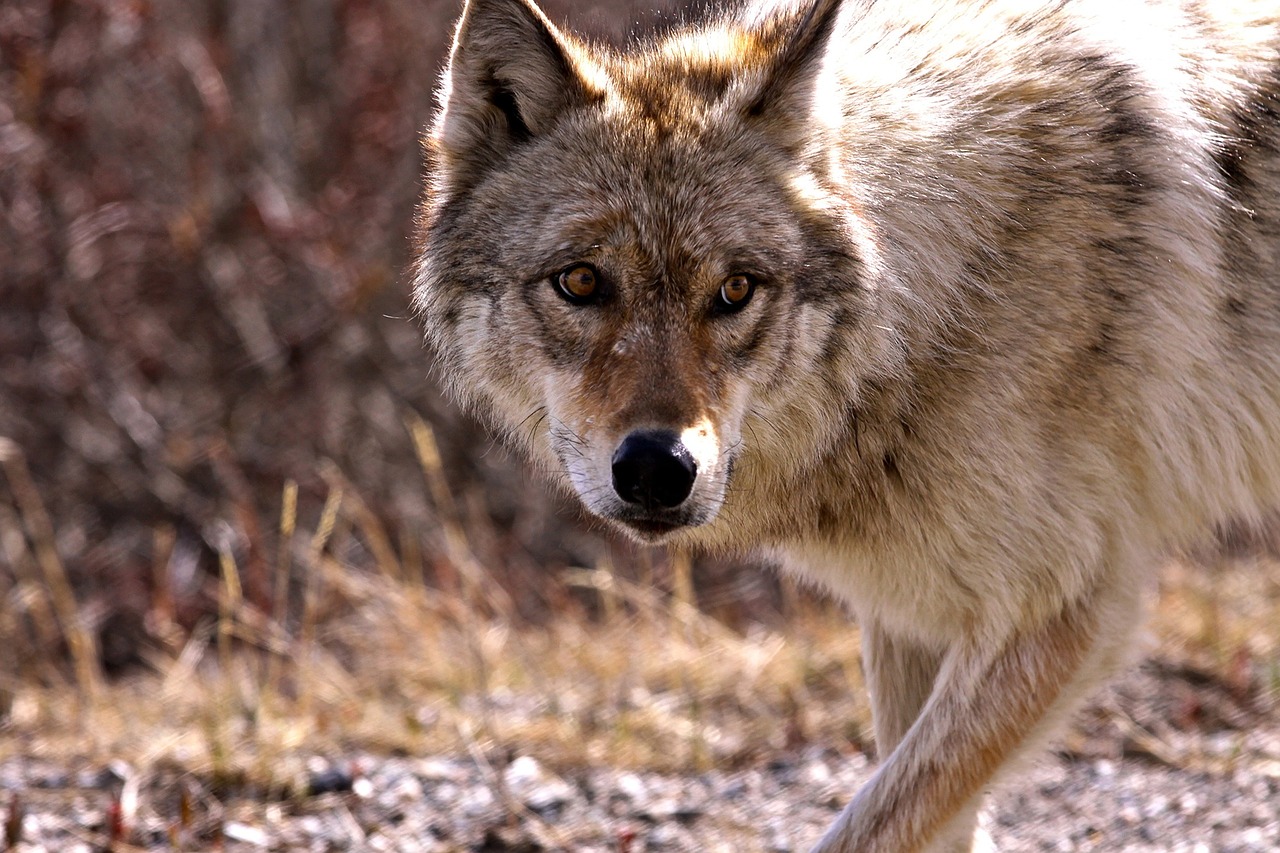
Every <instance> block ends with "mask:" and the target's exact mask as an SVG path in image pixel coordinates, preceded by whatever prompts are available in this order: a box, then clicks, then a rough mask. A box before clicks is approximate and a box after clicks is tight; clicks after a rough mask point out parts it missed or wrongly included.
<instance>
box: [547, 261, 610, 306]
mask: <svg viewBox="0 0 1280 853" xmlns="http://www.w3.org/2000/svg"><path fill="white" fill-rule="evenodd" d="M555 284H556V291H557V292H558V293H559V294H560V295H561V296H563V297H564V298H565V299H567V300H568V301H570V302H572V303H573V304H574V305H585V304H586V303H588V302H590V301H592V300H593V299H595V298H596V297H597V296H598V295H599V291H600V276H599V275H598V274H597V273H596V271H595V270H594V269H592V268H591V267H590V266H588V265H586V264H577V265H576V266H572V267H569V268H568V269H567V270H564V271H563V272H561V273H559V274H558V275H556V277H555Z"/></svg>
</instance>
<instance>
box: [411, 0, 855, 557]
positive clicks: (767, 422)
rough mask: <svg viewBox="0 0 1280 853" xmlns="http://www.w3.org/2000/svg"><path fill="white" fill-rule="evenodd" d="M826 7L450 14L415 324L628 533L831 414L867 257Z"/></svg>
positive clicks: (700, 512) (697, 515) (461, 381)
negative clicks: (615, 40) (694, 22)
mask: <svg viewBox="0 0 1280 853" xmlns="http://www.w3.org/2000/svg"><path fill="white" fill-rule="evenodd" d="M840 5H841V4H840V3H839V2H838V0H816V2H813V0H808V2H805V3H804V4H803V5H802V6H798V7H795V8H785V9H780V10H776V11H774V12H770V13H762V14H760V15H758V16H757V18H756V19H749V20H746V21H737V22H734V23H726V24H721V25H717V26H713V27H708V28H705V29H701V30H698V31H696V32H689V33H684V34H678V35H676V36H674V37H671V38H668V39H666V40H665V41H662V42H660V43H659V44H657V45H655V46H653V47H651V48H648V49H645V50H641V51H635V52H631V53H617V52H613V51H610V50H605V49H599V48H593V47H589V46H588V45H586V44H585V43H583V42H580V41H579V40H577V39H574V38H572V37H570V36H568V35H566V34H564V33H562V32H560V31H559V30H558V29H557V28H556V27H555V26H554V25H553V24H552V23H551V22H550V21H548V20H547V18H546V17H545V16H544V15H543V14H542V12H540V11H539V10H538V8H537V7H536V6H534V5H533V3H532V2H531V0H468V2H467V4H466V8H465V10H464V12H463V15H462V19H461V21H460V23H459V25H458V30H457V35H456V38H455V40H454V44H453V50H452V54H451V57H450V64H449V68H448V71H447V73H446V75H445V77H444V82H443V87H442V107H441V110H440V113H439V115H438V117H437V118H436V120H435V122H434V124H433V125H432V127H431V129H430V132H429V135H428V137H427V139H426V153H427V163H428V172H429V182H428V183H429V186H428V189H427V192H426V197H425V200H424V203H423V205H422V209H421V218H420V229H421V230H420V246H419V252H420V256H419V262H418V266H417V268H416V271H415V273H416V275H415V300H416V304H417V307H418V309H419V310H420V312H421V313H422V315H423V318H424V321H425V324H426V329H427V336H428V339H429V341H430V342H431V343H432V344H433V346H434V348H435V349H436V351H437V353H438V355H439V358H440V362H441V370H442V373H443V375H444V377H445V379H446V381H447V383H448V384H449V386H450V387H451V388H452V390H453V391H454V393H455V394H456V395H457V396H458V397H459V398H460V399H462V400H464V401H466V402H468V403H470V404H471V405H472V406H474V407H475V408H476V409H477V410H478V411H480V412H481V413H482V414H484V415H485V416H486V417H488V418H489V419H490V420H491V421H492V422H493V423H495V424H496V425H497V426H498V428H499V429H500V430H502V431H503V432H504V433H505V434H506V436H507V437H508V438H509V439H511V440H513V441H514V442H515V443H516V444H518V445H520V446H521V447H523V448H526V449H527V450H528V451H529V452H530V453H531V454H532V455H533V456H534V458H535V460H537V461H538V462H540V463H541V464H542V465H543V466H544V467H545V468H546V469H547V470H548V471H550V472H552V474H553V476H555V477H556V478H557V479H560V480H561V482H566V481H567V483H568V484H569V485H570V486H571V487H572V489H573V491H574V492H576V494H577V495H578V496H579V498H581V500H582V502H583V504H585V506H586V507H587V509H588V510H589V511H590V512H592V513H593V514H594V515H597V516H599V517H601V518H604V519H608V520H611V521H613V522H616V523H619V524H620V525H621V526H623V527H624V528H625V529H627V530H629V531H630V532H631V533H633V534H635V535H637V536H639V537H640V538H642V539H645V540H648V541H655V540H658V539H662V538H664V537H666V536H668V535H669V534H672V533H673V532H676V531H680V530H689V529H691V528H695V527H698V526H700V525H707V524H709V523H711V522H712V521H713V520H715V519H717V516H718V515H719V516H722V517H723V515H724V513H722V508H723V507H724V506H725V504H726V500H727V499H728V500H729V501H730V502H731V501H732V497H733V493H734V491H736V485H735V484H736V483H738V482H741V483H743V484H748V483H749V484H751V487H753V488H754V487H756V486H758V485H760V484H761V483H763V482H765V481H772V482H775V483H776V482H780V481H781V480H782V479H783V476H782V472H784V471H785V472H789V473H791V474H792V475H794V474H795V473H796V471H797V470H798V469H799V468H801V467H803V465H804V464H813V462H812V452H811V447H812V445H813V444H814V442H817V441H820V440H821V438H822V436H821V434H822V433H824V432H827V431H829V430H830V429H831V428H832V427H831V424H833V423H838V422H843V421H846V420H847V418H838V417H831V410H832V409H836V410H838V409H839V407H840V406H841V405H845V403H844V402H842V401H847V400H848V399H850V396H851V391H850V390H849V388H848V387H847V386H848V385H849V384H850V383H852V382H854V381H855V380H853V379H852V378H850V377H852V376H854V375H856V373H857V371H856V370H850V369H848V365H847V364H845V363H844V362H846V361H847V360H848V359H849V358H850V357H851V353H856V351H857V350H858V349H859V346H860V341H859V335H860V334H861V333H860V332H859V329H861V328H862V327H864V326H865V325H867V323H866V322H865V320H866V317H865V314H866V310H867V305H868V301H869V300H868V288H867V286H866V279H867V270H868V268H869V266H870V265H872V264H873V263H874V261H873V260H872V259H870V258H869V257H868V253H869V246H870V241H869V239H868V238H867V235H866V233H865V232H866V226H865V225H864V223H863V222H862V221H861V216H860V214H859V209H858V201H857V200H856V198H855V197H854V194H853V193H851V192H850V191H849V189H848V187H847V186H845V184H844V182H843V179H842V176H841V174H840V165H839V161H838V159H837V158H836V156H835V149H836V146H835V145H834V143H833V139H832V138H833V136H834V132H835V129H836V128H837V126H838V125H839V122H840V100H839V99H838V98H835V97H834V96H832V97H828V96H827V95H826V94H825V93H827V92H834V89H835V84H834V81H833V80H832V79H831V78H832V77H833V71H832V69H831V68H830V65H831V64H830V63H828V62H827V57H828V53H829V51H828V49H827V45H828V40H829V36H830V34H831V32H832V31H833V28H834V27H835V26H836V19H837V17H838V12H839V7H840ZM746 469H749V470H746ZM731 485H733V486H734V488H733V489H731Z"/></svg>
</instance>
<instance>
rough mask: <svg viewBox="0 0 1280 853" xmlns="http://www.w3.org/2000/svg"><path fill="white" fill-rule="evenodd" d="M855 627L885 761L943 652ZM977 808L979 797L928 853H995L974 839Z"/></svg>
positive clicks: (929, 687)
mask: <svg viewBox="0 0 1280 853" xmlns="http://www.w3.org/2000/svg"><path fill="white" fill-rule="evenodd" d="M859 624H860V627H861V629H862V666H863V670H864V671H865V674H866V679H867V689H868V690H869V691H870V693H871V713H872V718H873V723H874V724H875V730H876V751H877V752H878V753H879V754H880V757H881V759H882V760H883V759H884V757H885V756H887V755H889V754H890V753H891V752H892V751H893V750H894V749H895V748H896V747H897V746H898V744H899V743H900V742H901V741H902V739H903V737H905V736H906V734H907V731H908V730H909V729H910V728H911V725H912V724H913V723H914V722H915V721H916V718H917V717H919V716H920V710H921V709H922V708H923V707H924V704H925V702H926V701H927V700H928V698H929V695H930V694H931V693H932V692H933V688H934V684H935V683H936V682H937V680H938V672H939V670H940V669H941V668H942V660H943V653H942V652H940V651H935V650H933V649H930V648H927V647H925V646H923V645H921V644H919V643H916V642H914V641H912V640H910V639H908V638H906V637H902V636H895V635H894V634H893V633H891V632H890V631H888V630H886V628H885V627H884V625H883V624H881V623H880V622H879V621H877V620H874V619H863V620H861V621H860V623H859ZM981 808H982V794H981V793H978V794H977V795H976V796H974V797H973V799H972V800H971V801H970V802H969V804H968V805H966V806H964V807H963V808H962V809H961V810H960V812H959V813H958V814H957V815H956V816H955V817H953V818H952V819H951V821H950V823H949V824H948V825H947V827H946V828H945V829H944V830H943V831H942V832H941V833H939V835H938V837H937V838H936V839H935V840H934V841H932V842H931V843H930V844H929V847H928V849H929V851H930V853H987V851H991V850H992V849H994V848H993V847H992V845H991V839H990V838H989V837H988V836H987V835H986V833H981V834H978V830H977V820H978V811H979V810H980V809H981ZM976 834H977V836H978V837H976V838H975V835H976Z"/></svg>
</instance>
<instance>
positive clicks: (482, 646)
mask: <svg viewBox="0 0 1280 853" xmlns="http://www.w3.org/2000/svg"><path fill="white" fill-rule="evenodd" d="M409 428H410V431H411V433H412V434H413V436H414V439H415V441H416V444H417V447H418V450H419V457H420V459H421V461H422V463H423V470H424V473H425V475H426V480H427V484H428V487H429V488H430V490H431V491H432V492H433V494H434V495H435V501H436V505H437V507H438V508H439V511H440V515H441V520H442V525H443V528H444V531H445V535H444V541H443V543H442V551H443V554H444V556H443V557H442V558H441V559H444V560H446V561H447V565H448V567H449V568H450V569H451V573H450V572H446V573H445V576H446V577H450V576H451V577H452V578H454V582H453V583H452V584H450V585H448V588H444V589H441V588H434V587H430V588H429V587H427V586H425V585H424V584H423V583H422V582H421V581H420V578H421V572H420V569H417V567H415V566H413V565H410V564H408V561H406V560H405V559H403V558H402V557H400V556H398V555H397V553H398V552H397V549H396V548H393V547H392V546H391V544H390V543H391V542H392V541H393V537H392V536H391V535H390V534H389V533H388V532H387V531H385V530H383V529H382V528H381V526H380V525H379V522H378V520H377V519H376V518H374V517H373V516H372V515H371V514H370V513H369V512H368V510H367V509H366V508H365V507H364V506H363V505H362V504H361V502H360V500H359V499H358V497H357V496H356V495H355V494H354V492H352V491H351V490H350V489H348V488H347V487H346V485H345V481H344V479H343V477H342V476H341V474H340V472H337V471H336V470H330V471H327V472H326V473H325V476H326V479H327V480H328V481H329V483H330V492H329V498H328V501H327V502H326V505H325V507H324V510H323V512H322V513H321V514H320V516H319V518H318V519H316V520H315V522H314V524H312V525H311V526H309V527H307V528H305V529H304V527H303V526H301V525H300V524H299V520H298V519H297V517H296V493H295V491H294V490H293V488H292V487H291V486H290V487H287V488H286V489H285V491H284V493H283V495H282V496H281V500H280V508H281V511H280V517H279V519H278V529H279V534H280V541H281V548H280V551H279V554H278V555H277V556H276V558H275V561H274V563H273V567H272V568H273V575H274V577H275V578H276V589H275V590H274V594H273V596H272V600H271V602H270V604H269V606H268V607H267V608H265V609H263V608H262V607H260V606H255V604H254V603H252V602H251V601H249V600H248V598H247V597H246V596H245V595H244V594H243V591H242V588H241V587H242V585H241V580H240V570H239V568H238V566H237V565H236V561H235V559H234V558H233V556H232V555H231V553H229V552H228V553H224V554H223V555H222V577H221V578H220V579H219V581H218V585H217V599H218V603H219V607H218V615H217V618H216V619H215V618H210V619H208V620H206V621H205V622H202V623H200V624H199V625H198V626H197V628H196V629H195V630H194V631H191V632H184V631H183V630H181V629H180V628H178V626H177V625H176V624H174V623H173V622H172V621H171V614H169V613H167V612H166V605H165V601H164V596H163V595H157V601H156V605H155V608H154V610H153V612H152V613H151V615H150V617H151V620H152V633H153V635H154V636H155V637H157V638H161V639H160V641H159V642H158V643H157V647H156V649H155V651H154V654H153V656H152V659H151V661H150V666H149V671H147V672H143V673H137V674H134V675H132V676H130V677H128V678H124V679H122V680H117V681H114V682H108V681H105V680H104V679H103V678H102V677H101V675H100V674H99V673H98V672H97V671H96V666H95V664H94V663H93V660H92V659H91V658H88V657H86V649H85V642H86V640H85V639H84V637H85V635H87V633H88V632H86V631H84V630H83V624H84V621H85V618H86V617H85V614H84V613H83V612H80V611H81V610H82V608H78V607H77V605H76V602H75V601H74V600H72V598H71V593H70V590H69V588H68V587H67V586H66V584H65V578H63V577H62V576H63V572H62V569H61V566H60V565H59V563H58V559H57V555H56V553H54V552H53V550H52V549H51V548H50V547H49V541H48V539H47V538H46V537H48V536H49V535H50V532H49V528H50V527H51V525H52V522H49V521H48V520H47V519H43V510H42V509H41V507H40V505H39V496H38V495H36V494H34V492H33V491H32V490H31V487H30V483H29V481H25V480H24V471H23V469H22V467H21V465H22V462H21V458H20V456H19V455H18V454H17V451H16V450H14V449H13V448H12V447H8V448H6V455H5V470H6V472H7V474H8V480H9V484H10V487H11V492H12V493H13V494H14V496H15V498H16V500H15V501H14V504H13V505H12V506H9V507H5V508H4V512H3V513H0V538H2V539H3V543H2V544H3V545H4V546H5V548H6V549H7V550H8V553H9V556H10V557H11V558H13V564H14V565H31V564H33V563H36V564H38V565H40V566H41V567H42V574H40V575H33V576H30V577H18V578H17V579H16V583H15V584H14V585H13V586H12V587H11V588H10V589H9V590H8V592H7V597H8V603H7V604H6V609H5V615H4V618H3V620H2V621H0V634H2V636H0V642H3V643H5V644H6V645H8V646H10V647H16V646H18V645H31V644H32V643H39V642H44V643H46V644H47V643H49V642H50V641H52V640H53V639H56V638H62V639H63V640H65V643H66V647H67V649H68V650H69V651H70V653H71V654H70V657H71V659H72V662H73V666H71V667H65V666H64V665H62V664H60V663H58V662H57V661H56V660H53V659H50V660H48V661H46V662H45V663H44V665H43V666H40V667H36V668H31V667H28V668H27V669H26V670H24V671H22V672H17V671H9V672H7V673H5V674H4V675H5V682H4V683H3V691H2V693H3V695H4V696H6V697H7V701H8V708H7V710H8V713H7V715H5V716H4V717H3V718H0V719H3V727H2V728H0V759H3V758H4V757H7V756H12V755H15V754H20V755H26V756H32V757H44V758H53V759H57V760H67V761H75V760H82V761H88V762H98V763H105V762H108V761H124V762H126V763H127V764H128V765H129V766H130V767H131V768H133V770H134V771H135V772H138V773H140V774H142V775H154V774H155V773H157V772H159V770H158V768H177V769H178V770H179V771H180V772H185V773H193V774H196V775H198V776H199V777H200V778H203V779H207V780H211V781H212V782H214V783H215V784H219V783H221V784H230V785H232V786H234V787H237V788H240V789H244V788H248V789H252V790H264V791H276V792H289V791H296V790H299V786H300V780H302V779H303V778H305V773H306V762H307V759H308V758H309V757H311V756H315V755H331V756H342V755H347V754H351V753H352V752H355V751H369V752H373V753H394V752H403V753H408V754H419V755H425V754H436V753H447V754H465V753H470V754H472V755H474V756H475V757H476V758H477V759H480V760H482V761H497V762H502V761H505V760H506V759H507V758H508V757H509V756H511V755H514V754H531V755H536V756H538V757H539V759H541V760H542V761H544V762H547V763H549V764H552V765H559V766H582V765H593V764H604V763H607V764H609V765H612V766H629V767H636V768H651V769H664V770H697V769H703V768H707V767H709V766H712V765H715V766H722V767H723V766H735V765H739V764H744V763H751V762H756V761H759V760H761V759H762V758H764V757H766V756H768V755H771V754H776V753H777V752H779V751H781V750H786V749H788V748H792V747H795V746H797V745H800V744H803V743H808V742H819V743H823V744H827V745H835V746H837V747H839V746H841V745H843V746H844V747H845V748H850V747H856V748H863V747H865V746H866V745H867V744H868V743H869V742H870V736H869V711H868V708H867V706H866V704H865V697H864V691H863V689H862V684H861V675H860V671H859V663H858V651H857V648H858V635H857V631H856V629H855V628H853V627H851V626H850V625H849V623H848V622H847V620H846V619H845V618H844V617H843V616H842V615H841V614H840V613H839V612H838V610H837V609H836V608H834V607H833V606H831V605H829V604H823V603H821V602H818V601H815V600H813V599H810V598H808V597H805V596H803V595H798V594H797V595H795V596H790V597H789V598H790V601H789V603H788V604H787V606H786V609H787V610H788V611H789V612H788V613H785V614H783V617H784V618H782V619H780V620H779V623H778V624H779V625H785V626H786V630H785V633H784V632H783V630H782V628H780V627H767V626H761V625H757V626H755V627H752V628H750V629H749V630H747V631H745V632H740V631H734V630H730V629H729V628H727V627H725V626H724V625H723V624H721V623H719V622H717V621H716V620H714V619H712V618H710V617H708V616H707V615H705V614H704V613H702V612H700V611H699V609H698V607H697V602H696V601H695V592H694V589H693V584H692V583H691V581H690V567H689V562H688V560H687V559H686V558H684V557H683V556H682V555H679V554H676V555H659V556H658V557H656V558H655V570H654V572H653V574H654V577H655V578H656V579H658V581H659V582H658V583H657V584H656V585H653V586H645V585H640V584H636V583H633V582H629V581H625V580H623V579H621V578H620V577H619V576H618V575H617V574H615V573H613V572H611V571H610V569H609V567H608V566H598V567H594V568H589V569H580V570H574V571H571V572H569V573H567V574H566V575H565V576H563V577H557V578H548V580H547V582H548V583H549V584H561V585H563V586H564V587H565V588H566V595H565V599H566V600H572V601H576V602H579V603H580V604H581V606H579V607H578V608H577V609H574V610H572V611H571V612H566V613H565V614H564V617H563V618H561V619H558V620H555V621H552V622H551V623H549V624H547V625H544V626H530V625H522V624H520V622H519V620H517V619H516V618H515V616H514V606H513V604H512V602H510V601H509V600H507V599H506V598H505V597H504V594H503V593H501V592H500V590H501V587H500V585H499V584H497V583H496V582H495V581H494V579H493V577H492V576H491V575H490V573H489V571H488V570H487V569H486V567H484V566H482V565H480V564H479V562H478V561H477V560H476V559H475V558H474V557H473V556H472V553H471V549H470V547H469V545H468V541H469V540H468V536H467V534H466V533H465V532H464V531H463V530H462V529H461V527H460V526H459V524H458V522H457V521H456V514H455V512H454V508H453V507H452V506H451V504H450V497H449V495H450V490H449V486H448V484H447V483H446V482H445V481H444V475H443V473H442V471H441V468H440V465H439V460H438V457H437V454H436V453H435V449H434V440H433V437H432V435H431V432H430V430H429V429H428V428H427V427H426V426H425V425H424V424H423V423H422V422H420V421H417V420H413V421H411V422H410V425H409ZM273 524H274V523H273ZM396 533H397V535H398V534H399V532H398V531H397V532H396ZM351 541H359V542H360V543H362V545H363V547H362V548H361V549H360V550H359V553H362V554H367V555H370V558H369V559H367V560H366V561H364V563H363V564H360V565H352V564H350V563H349V561H348V560H346V559H344V558H342V557H340V556H339V555H341V554H344V553H350V552H351V550H352V549H351V548H349V547H347V546H348V544H349V543H350V542H351ZM400 553H403V549H400ZM33 554H34V555H35V556H36V557H38V559H35V560H33V559H31V557H32V555H33ZM570 592H572V595H570V594H569V593H570ZM1153 634H1154V636H1156V637H1157V638H1158V642H1159V648H1160V653H1161V655H1162V656H1164V657H1167V658H1172V659H1175V660H1179V661H1185V662H1187V663H1188V665H1191V666H1194V667H1196V668H1199V669H1202V670H1204V671H1207V672H1210V673H1212V674H1213V675H1214V676H1215V677H1218V678H1221V679H1222V680H1224V681H1225V682H1226V683H1229V684H1236V685H1239V686H1240V687H1241V689H1242V690H1250V691H1253V692H1255V693H1256V694H1264V695H1269V696H1270V697H1271V698H1272V700H1274V698H1275V697H1276V696H1277V695H1280V654H1278V652H1277V650H1278V649H1280V566H1278V565H1277V564H1276V563H1274V562H1263V561H1257V560H1251V561H1234V562H1229V563H1228V562H1224V563H1223V564H1222V565H1220V566H1217V567H1213V568H1211V569H1208V570H1206V569H1204V568H1197V567H1193V566H1190V565H1185V564H1178V565H1175V566H1173V567H1172V568H1171V569H1170V571H1169V573H1168V576H1167V581H1166V583H1165V584H1164V586H1163V589H1162V594H1161V597H1160V601H1159V603H1158V607H1157V612H1156V617H1155V619H1154V621H1153Z"/></svg>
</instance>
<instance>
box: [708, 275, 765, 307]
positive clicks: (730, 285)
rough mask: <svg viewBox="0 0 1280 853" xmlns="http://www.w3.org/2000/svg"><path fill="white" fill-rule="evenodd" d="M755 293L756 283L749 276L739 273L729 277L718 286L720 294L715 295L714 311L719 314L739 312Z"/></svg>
mask: <svg viewBox="0 0 1280 853" xmlns="http://www.w3.org/2000/svg"><path fill="white" fill-rule="evenodd" d="M755 292H756V283H755V280H754V279H753V278H751V276H749V275H743V274H741V273H739V274H737V275H731V276H729V277H728V278H726V279H725V280H724V282H723V283H722V284H721V285H720V292H719V293H717V294H716V310H718V311H720V312H721V313H731V312H734V311H741V310H742V309H743V308H745V307H746V305H747V303H748V302H750V301H751V296H752V294H754V293H755Z"/></svg>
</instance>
